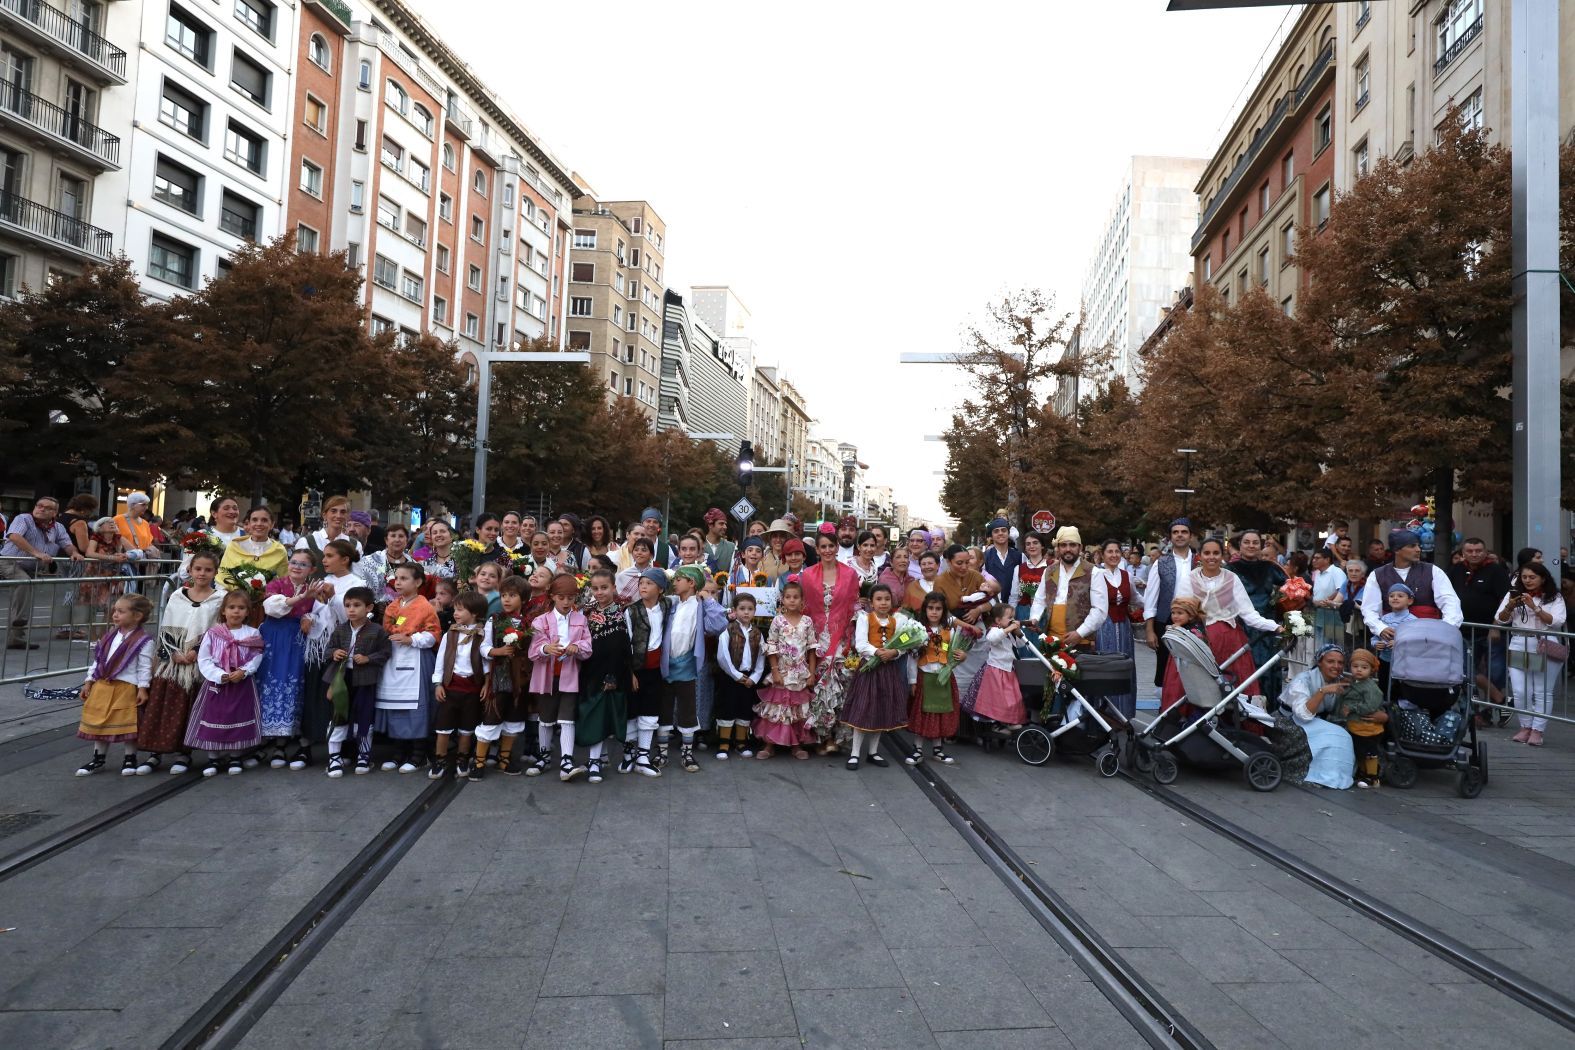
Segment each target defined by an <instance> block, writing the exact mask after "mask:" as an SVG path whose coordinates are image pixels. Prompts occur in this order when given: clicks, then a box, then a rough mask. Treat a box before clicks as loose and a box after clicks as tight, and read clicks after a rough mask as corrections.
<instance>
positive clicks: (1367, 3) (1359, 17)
mask: <svg viewBox="0 0 1575 1050" xmlns="http://www.w3.org/2000/svg"><path fill="white" fill-rule="evenodd" d="M1371 17H1373V0H1361V3H1359V4H1357V5H1356V31H1357V32H1358V33H1360V32H1361V31H1362V27H1363V26H1365V25H1366V24H1367V20H1368V19H1369V18H1371Z"/></svg>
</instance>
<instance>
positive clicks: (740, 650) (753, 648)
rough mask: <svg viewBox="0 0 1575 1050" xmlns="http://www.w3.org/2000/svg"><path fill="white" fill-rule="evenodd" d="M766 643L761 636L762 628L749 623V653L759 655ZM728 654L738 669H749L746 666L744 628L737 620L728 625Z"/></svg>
mask: <svg viewBox="0 0 1575 1050" xmlns="http://www.w3.org/2000/svg"><path fill="white" fill-rule="evenodd" d="M764 644H765V643H764V642H762V641H761V638H760V628H758V627H756V626H755V625H754V624H753V623H751V624H750V625H749V653H750V655H751V656H759V655H760V648H761V646H762V645H764ZM727 655H728V658H729V659H731V660H732V661H733V668H734V670H737V671H748V670H749V668H747V667H745V666H744V629H743V628H742V627H741V626H739V625H738V623H737V622H734V623H730V624H728V625H727Z"/></svg>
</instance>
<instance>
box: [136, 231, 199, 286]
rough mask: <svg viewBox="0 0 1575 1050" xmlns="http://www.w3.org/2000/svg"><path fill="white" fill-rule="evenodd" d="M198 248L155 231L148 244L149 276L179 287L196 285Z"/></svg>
mask: <svg viewBox="0 0 1575 1050" xmlns="http://www.w3.org/2000/svg"><path fill="white" fill-rule="evenodd" d="M196 274H197V249H195V248H193V247H192V246H191V245H189V244H182V243H181V242H180V241H177V240H173V239H172V238H169V237H166V236H164V235H163V234H160V233H155V234H154V235H153V241H152V243H151V244H150V245H149V246H148V276H149V277H152V278H153V279H155V280H159V281H164V282H165V283H166V284H173V285H175V286H176V287H179V288H192V287H194V286H195V285H196Z"/></svg>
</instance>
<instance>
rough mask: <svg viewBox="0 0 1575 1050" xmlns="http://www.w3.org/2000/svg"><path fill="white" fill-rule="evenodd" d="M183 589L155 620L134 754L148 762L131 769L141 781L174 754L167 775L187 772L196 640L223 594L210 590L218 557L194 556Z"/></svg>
mask: <svg viewBox="0 0 1575 1050" xmlns="http://www.w3.org/2000/svg"><path fill="white" fill-rule="evenodd" d="M186 570H187V578H186V586H184V587H179V588H176V589H175V590H174V591H172V592H171V593H170V596H169V600H168V601H166V602H165V603H164V614H163V615H162V616H160V617H159V629H158V634H157V635H156V640H157V642H158V646H157V649H156V650H155V652H154V664H153V683H152V685H151V686H150V687H149V689H148V702H147V703H146V704H144V705H143V707H142V710H141V711H140V712H139V713H138V716H137V749H138V750H139V751H146V752H148V757H147V758H145V759H143V760H142V762H141V764H140V765H138V766H137V775H138V776H146V775H147V774H149V773H152V772H153V771H154V770H156V769H158V768H159V767H160V766H161V765H162V764H163V761H164V759H163V757H162V756H164V755H168V754H174V755H175V758H174V761H172V762H171V763H170V772H171V773H184V772H186V771H187V770H188V769H190V768H191V752H190V751H187V750H186V749H185V748H186V744H185V740H186V723H187V720H188V719H189V718H190V717H191V703H192V700H193V699H195V698H196V692H197V686H198V685H199V684H201V681H202V676H201V675H200V674H199V673H198V671H197V650H198V648H199V647H201V645H202V636H203V635H204V634H206V633H207V631H208V628H210V627H212V626H213V624H214V621H216V620H217V619H218V618H219V606H220V605H221V604H223V602H224V595H225V591H224V589H223V588H220V587H215V586H214V583H213V580H214V576H215V575H216V574H217V573H218V571H219V555H218V554H217V553H215V552H214V551H211V550H203V551H197V552H196V553H194V554H193V555H192V556H191V561H190V562H189V563H188V564H187V566H186Z"/></svg>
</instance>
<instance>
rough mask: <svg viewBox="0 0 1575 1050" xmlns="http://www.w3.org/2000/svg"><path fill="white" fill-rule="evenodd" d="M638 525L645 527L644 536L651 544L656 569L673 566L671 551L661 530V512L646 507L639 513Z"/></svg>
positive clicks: (665, 535) (664, 532)
mask: <svg viewBox="0 0 1575 1050" xmlns="http://www.w3.org/2000/svg"><path fill="white" fill-rule="evenodd" d="M640 524H642V525H644V526H645V535H646V538H647V539H649V540H650V541H651V543H652V546H653V550H652V555H653V558H654V560H655V562H656V566H657V568H660V569H666V568H670V567H671V566H672V564H673V549H672V548H671V547H670V546H668V543H667V533H666V531H664V530H663V528H662V512H661V511H659V510H657V509H656V508H655V507H646V508H645V510H643V511H641V512H640Z"/></svg>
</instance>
